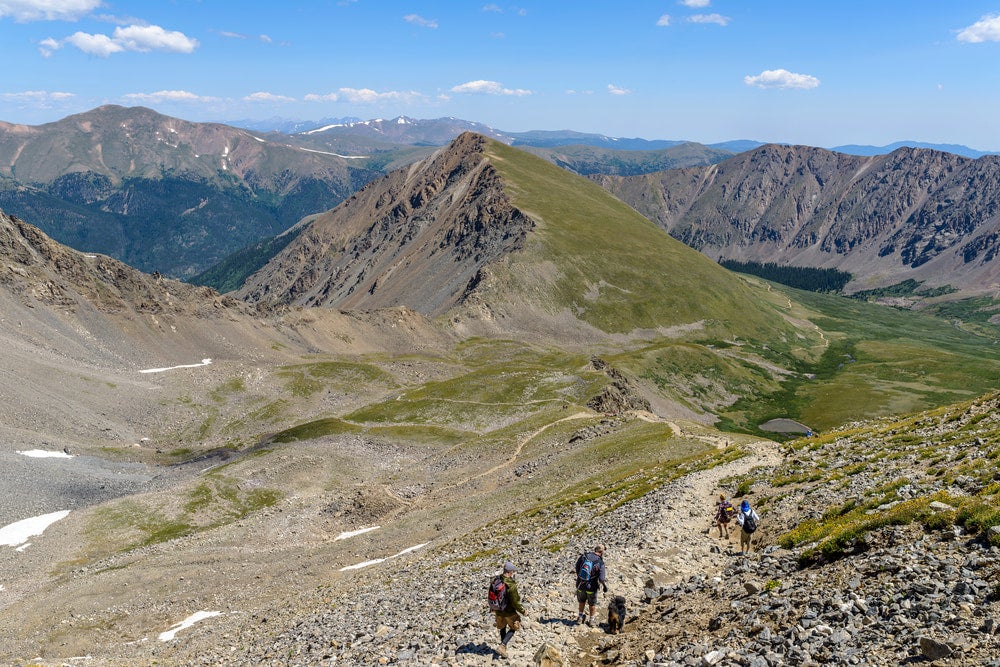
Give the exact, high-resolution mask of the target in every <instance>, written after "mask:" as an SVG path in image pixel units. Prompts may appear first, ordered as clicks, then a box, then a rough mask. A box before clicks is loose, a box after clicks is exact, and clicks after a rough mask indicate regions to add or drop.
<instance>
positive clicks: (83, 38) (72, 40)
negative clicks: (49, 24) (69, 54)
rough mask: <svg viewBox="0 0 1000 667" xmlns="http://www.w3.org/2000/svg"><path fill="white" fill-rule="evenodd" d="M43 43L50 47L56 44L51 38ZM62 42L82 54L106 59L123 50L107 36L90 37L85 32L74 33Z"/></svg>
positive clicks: (122, 47)
mask: <svg viewBox="0 0 1000 667" xmlns="http://www.w3.org/2000/svg"><path fill="white" fill-rule="evenodd" d="M45 41H46V42H47V43H48V44H50V45H51V44H54V43H56V44H57V43H58V42H56V41H55V40H53V39H51V38H49V39H47V40H45ZM63 42H65V43H66V44H70V45H72V46H75V47H76V48H78V49H80V50H81V51H83V52H84V53H87V54H90V55H92V56H100V57H102V58H107V57H108V56H110V55H111V54H112V53H119V52H120V51H124V50H125V47H124V46H122V45H121V44H119V43H118V42H116V41H115V40H113V39H111V38H110V37H108V36H107V35H91V34H89V33H86V32H74V33H73V34H72V35H70V36H69V37H67V38H66V39H64V40H63Z"/></svg>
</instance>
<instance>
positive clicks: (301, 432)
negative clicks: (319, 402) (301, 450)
mask: <svg viewBox="0 0 1000 667" xmlns="http://www.w3.org/2000/svg"><path fill="white" fill-rule="evenodd" d="M363 430H364V429H363V428H362V427H361V426H359V425H357V424H350V423H348V422H346V421H344V420H343V419H338V418H336V417H329V418H326V419H317V420H314V421H311V422H306V423H304V424H298V425H296V426H293V427H291V428H286V429H285V430H283V431H281V432H279V433H277V434H275V435H274V437H273V438H272V440H273V441H274V442H295V441H296V440H316V439H318V438H323V437H327V436H331V435H342V434H344V433H359V432H361V431H363Z"/></svg>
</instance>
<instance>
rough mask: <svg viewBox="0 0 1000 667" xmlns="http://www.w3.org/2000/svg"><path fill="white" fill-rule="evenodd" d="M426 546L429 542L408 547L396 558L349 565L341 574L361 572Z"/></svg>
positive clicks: (391, 557)
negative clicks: (354, 571) (363, 569)
mask: <svg viewBox="0 0 1000 667" xmlns="http://www.w3.org/2000/svg"><path fill="white" fill-rule="evenodd" d="M426 546H427V542H424V543H423V544H418V545H416V546H412V547H408V548H406V549H403V550H402V551H400V552H399V553H398V554H395V555H394V556H389V557H388V558H376V559H375V560H366V561H365V562H363V563H356V564H354V565H347V566H345V567H342V568H340V571H341V572H346V571H348V570H360V569H362V568H365V567H369V566H370V565H378V564H379V563H384V562H385V561H387V560H391V559H393V558H399V557H400V556H404V555H406V554H408V553H410V552H411V551H416V550H417V549H422V548H424V547H426Z"/></svg>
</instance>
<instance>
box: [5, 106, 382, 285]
mask: <svg viewBox="0 0 1000 667" xmlns="http://www.w3.org/2000/svg"><path fill="white" fill-rule="evenodd" d="M362 162H363V161H362ZM372 175H373V172H370V171H369V170H368V166H367V165H366V164H362V163H357V162H355V163H352V162H350V161H348V160H346V159H344V158H342V157H340V156H338V155H335V154H332V153H329V152H323V151H315V150H307V149H303V148H298V147H293V146H290V145H288V143H287V142H281V141H270V140H267V139H264V138H261V137H259V136H257V135H255V134H252V133H250V132H248V131H246V130H240V129H237V128H233V127H228V126H225V125H219V124H213V123H192V122H188V121H184V120H181V119H177V118H171V117H168V116H163V115H160V114H158V113H156V112H154V111H152V110H150V109H145V108H142V107H135V108H123V107H117V106H104V107H100V108H97V109H94V110H92V111H89V112H86V113H82V114H77V115H75V116H70V117H67V118H65V119H62V120H60V121H56V122H54V123H47V124H45V125H39V126H25V125H12V124H9V123H0V207H2V208H3V209H4V210H6V211H7V212H8V213H11V214H14V215H18V216H19V217H22V218H24V219H28V220H31V221H32V222H33V223H34V224H36V225H38V226H39V227H41V228H42V229H43V230H44V231H46V232H47V233H49V234H50V235H52V236H53V237H54V238H56V239H57V240H59V241H60V242H62V243H65V244H67V245H70V246H72V247H76V248H79V249H81V250H86V251H89V252H101V253H105V254H108V255H111V256H114V257H116V258H118V259H121V260H123V261H126V262H128V263H129V264H132V265H134V266H137V267H139V268H142V269H145V270H147V271H153V270H157V271H160V272H161V273H165V274H168V275H173V276H186V275H193V274H194V273H196V272H198V271H200V270H203V269H205V268H208V266H210V265H212V264H214V263H215V262H217V261H219V260H220V259H222V258H223V257H225V256H226V255H228V254H229V253H231V252H233V251H235V250H237V249H239V248H241V247H243V246H245V245H249V244H250V243H252V242H254V241H257V240H259V239H260V238H263V237H265V236H273V235H275V234H278V233H280V232H282V231H284V230H285V229H287V228H288V227H290V226H291V225H292V224H294V223H295V222H297V221H298V220H299V219H300V218H302V217H303V216H305V215H307V214H310V213H317V212H319V211H323V210H326V209H328V208H330V207H332V206H334V205H335V204H337V203H339V202H340V201H342V200H343V198H344V197H345V196H346V195H347V194H349V193H350V192H353V191H354V190H355V189H356V188H357V187H359V186H360V184H362V183H364V182H365V181H367V180H368V179H369V178H371V177H372ZM234 221H238V222H234Z"/></svg>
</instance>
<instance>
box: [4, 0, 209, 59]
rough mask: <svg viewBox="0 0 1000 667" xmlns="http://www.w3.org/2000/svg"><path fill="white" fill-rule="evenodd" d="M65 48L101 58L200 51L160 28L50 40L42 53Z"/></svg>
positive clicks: (194, 42) (134, 27)
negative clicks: (131, 54) (120, 55)
mask: <svg viewBox="0 0 1000 667" xmlns="http://www.w3.org/2000/svg"><path fill="white" fill-rule="evenodd" d="M2 1H3V0H0V2H2ZM64 44H70V45H71V46H75V47H76V48H78V49H80V50H81V51H83V52H84V53H87V54H90V55H92V56H100V57H101V58H107V57H108V56H110V55H111V54H112V53H121V52H122V51H138V52H140V53H147V52H149V51H167V52H171V53H191V52H192V51H194V50H195V49H196V48H198V40H196V39H191V38H190V37H188V36H187V35H185V34H184V33H181V32H177V31H174V30H170V31H168V30H164V29H163V28H161V27H160V26H158V25H130V26H125V27H124V28H115V32H114V34H113V36H110V37H109V36H108V35H102V34H95V35H92V34H90V33H86V32H75V33H73V34H72V35H70V36H69V37H67V38H66V39H64V40H62V41H61V42H60V41H57V40H55V39H52V38H51V37H49V38H48V39H45V40H43V41H42V42H41V47H40V49H39V50H40V51H41V52H42V55H44V56H46V57H47V56H49V55H51V54H52V52H53V51H55V50H56V49H58V48H60V47H62V46H63V45H64Z"/></svg>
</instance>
